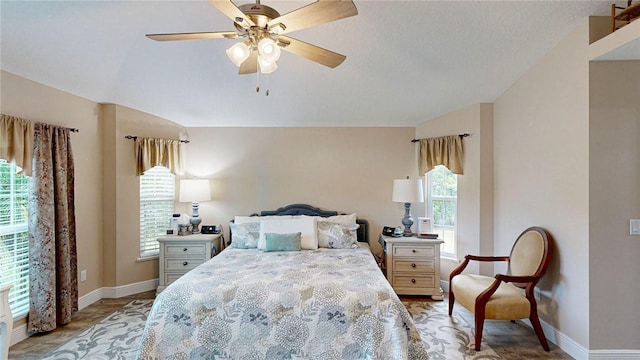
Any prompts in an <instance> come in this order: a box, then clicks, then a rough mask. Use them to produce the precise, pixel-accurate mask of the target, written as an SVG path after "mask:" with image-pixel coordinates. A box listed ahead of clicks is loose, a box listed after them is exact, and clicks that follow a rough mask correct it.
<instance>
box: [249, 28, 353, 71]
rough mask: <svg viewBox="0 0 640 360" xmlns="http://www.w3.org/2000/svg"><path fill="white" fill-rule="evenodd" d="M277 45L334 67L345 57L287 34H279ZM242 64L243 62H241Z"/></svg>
mask: <svg viewBox="0 0 640 360" xmlns="http://www.w3.org/2000/svg"><path fill="white" fill-rule="evenodd" d="M278 45H280V47H281V48H282V50H286V51H288V52H290V53H292V54H296V55H300V56H302V57H305V58H307V59H309V60H311V61H315V62H317V63H319V64H322V65H325V66H328V67H330V68H335V67H336V66H338V65H340V64H342V62H343V61H344V59H346V58H347V57H346V56H344V55H341V54H338V53H336V52H333V51H331V50H327V49H323V48H321V47H319V46H315V45H311V44H309V43H306V42H304V41H300V40H297V39H294V38H291V37H288V36H283V35H280V36H279V37H278ZM243 65H244V64H243Z"/></svg>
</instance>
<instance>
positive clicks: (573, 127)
mask: <svg viewBox="0 0 640 360" xmlns="http://www.w3.org/2000/svg"><path fill="white" fill-rule="evenodd" d="M588 41H589V29H588V22H587V21H585V22H583V23H582V24H581V25H580V26H579V27H578V28H577V29H576V30H575V31H574V32H572V33H571V34H570V35H569V36H568V37H567V38H565V39H564V40H563V41H562V42H561V43H560V44H558V45H557V46H556V47H555V48H554V49H553V50H551V51H550V52H549V53H548V54H547V55H545V57H544V58H543V59H541V61H539V62H538V63H537V64H536V65H535V66H534V67H533V68H531V69H530V70H529V71H528V72H527V73H526V74H524V76H522V78H520V80H518V81H517V82H516V83H515V84H514V85H513V86H512V87H511V88H510V89H509V90H507V91H506V92H505V93H504V94H503V95H502V96H500V97H499V98H498V99H497V100H496V101H495V103H494V155H495V157H494V168H495V171H494V194H495V197H494V205H495V207H494V209H495V212H494V216H495V228H494V231H495V239H496V240H495V244H494V246H495V250H496V252H497V253H508V252H509V250H510V248H511V246H512V245H513V241H514V240H515V238H516V237H517V236H518V234H519V233H520V232H522V230H523V229H525V228H526V227H528V226H532V225H539V226H542V227H544V228H546V229H547V230H549V231H550V233H551V234H552V235H553V237H554V238H555V246H554V248H553V251H554V253H553V258H552V262H551V265H550V267H549V271H548V274H547V276H546V277H545V278H544V279H543V280H542V281H541V283H540V285H539V287H540V288H541V289H542V296H541V299H540V302H539V306H538V308H539V311H540V315H541V318H542V319H543V320H544V321H546V322H547V323H549V324H550V325H551V326H553V327H554V328H555V329H557V330H559V331H560V332H561V333H563V334H564V335H566V336H568V337H569V338H571V339H573V340H574V341H575V342H577V343H578V344H580V345H582V346H584V347H585V348H587V349H588V348H589V327H590V320H589V301H590V300H589V285H590V284H589V271H588V269H589V265H590V264H589V64H588V56H587V50H588V49H587V48H588ZM609 294H610V293H609ZM549 335H550V336H552V338H553V337H554V334H548V336H549ZM554 342H556V343H557V344H559V345H560V346H563V345H566V344H564V343H563V338H562V337H561V338H558V339H555V341H554Z"/></svg>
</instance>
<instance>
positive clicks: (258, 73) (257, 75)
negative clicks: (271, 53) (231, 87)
mask: <svg viewBox="0 0 640 360" xmlns="http://www.w3.org/2000/svg"><path fill="white" fill-rule="evenodd" d="M256 67H257V71H256V92H257V93H259V92H260V66H259V65H256Z"/></svg>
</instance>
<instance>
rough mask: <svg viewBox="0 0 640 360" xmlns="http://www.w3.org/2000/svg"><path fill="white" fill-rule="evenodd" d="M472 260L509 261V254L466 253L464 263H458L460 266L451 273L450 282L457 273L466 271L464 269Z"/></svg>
mask: <svg viewBox="0 0 640 360" xmlns="http://www.w3.org/2000/svg"><path fill="white" fill-rule="evenodd" d="M470 260H475V261H509V257H508V256H480V255H465V257H464V260H463V261H462V264H460V265H458V267H456V268H455V269H453V271H452V272H451V274H450V275H449V283H451V279H453V277H454V276H456V275H458V274H460V273H461V272H462V271H464V269H465V268H466V267H467V265H468V264H469V261H470Z"/></svg>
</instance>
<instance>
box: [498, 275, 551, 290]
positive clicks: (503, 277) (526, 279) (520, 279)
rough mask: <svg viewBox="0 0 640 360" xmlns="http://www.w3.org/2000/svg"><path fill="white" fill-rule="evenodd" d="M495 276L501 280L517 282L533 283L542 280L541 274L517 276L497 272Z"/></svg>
mask: <svg viewBox="0 0 640 360" xmlns="http://www.w3.org/2000/svg"><path fill="white" fill-rule="evenodd" d="M495 278H496V279H499V280H500V281H504V282H515V283H531V282H537V281H538V280H540V276H515V275H506V274H496V276H495ZM523 287H524V286H523Z"/></svg>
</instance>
